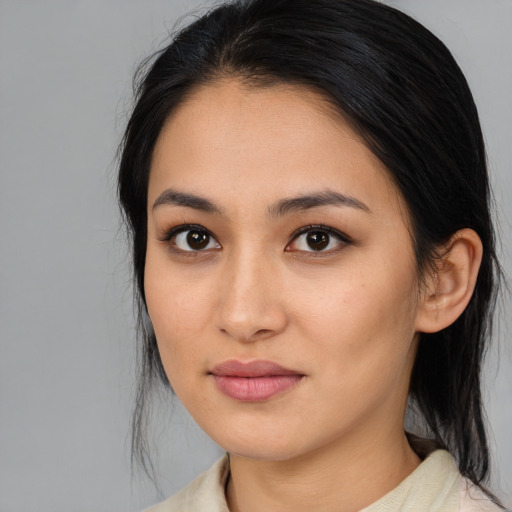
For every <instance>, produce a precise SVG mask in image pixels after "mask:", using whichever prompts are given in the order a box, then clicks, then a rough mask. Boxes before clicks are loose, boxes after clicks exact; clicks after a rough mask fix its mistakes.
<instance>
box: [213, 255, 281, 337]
mask: <svg viewBox="0 0 512 512" xmlns="http://www.w3.org/2000/svg"><path fill="white" fill-rule="evenodd" d="M274 267H275V266H273V265H272V264H271V263H269V262H268V261H264V258H262V257H258V256H256V255H255V254H254V253H252V254H239V255H237V256H234V257H233V258H232V259H231V261H226V264H225V270H224V275H223V276H222V284H221V286H220V287H219V301H218V307H217V308H216V311H215V323H216V327H217V329H219V330H220V331H221V332H222V333H223V334H225V335H227V336H229V337H231V338H233V339H235V340H237V341H240V342H245V343H251V342H254V341H258V340H265V339H269V338H272V337H273V336H275V335H277V334H279V333H281V332H283V330H284V329H285V327H286V324H287V315H286V310H285V307H284V303H283V300H282V296H281V289H280V286H279V277H278V271H276V269H275V268H274Z"/></svg>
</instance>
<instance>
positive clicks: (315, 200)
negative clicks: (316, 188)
mask: <svg viewBox="0 0 512 512" xmlns="http://www.w3.org/2000/svg"><path fill="white" fill-rule="evenodd" d="M320 206H346V207H349V208H356V209H358V210H362V211H364V212H367V213H371V210H370V208H369V207H368V206H367V205H366V204H365V203H363V202H362V201H360V200H359V199H356V198H355V197H351V196H347V195H344V194H340V193H339V192H335V191H334V190H329V189H327V190H323V191H321V192H317V193H314V194H307V195H303V196H298V197H292V198H290V199H283V200H282V201H279V202H278V203H277V204H275V205H273V206H271V207H270V208H269V213H270V215H272V216H273V217H281V216H283V215H286V214H288V213H292V212H299V211H304V210H310V209H312V208H318V207H320Z"/></svg>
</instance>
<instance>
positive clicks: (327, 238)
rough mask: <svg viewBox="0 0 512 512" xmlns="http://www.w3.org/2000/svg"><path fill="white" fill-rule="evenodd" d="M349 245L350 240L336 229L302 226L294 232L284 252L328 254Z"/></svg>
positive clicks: (320, 226)
mask: <svg viewBox="0 0 512 512" xmlns="http://www.w3.org/2000/svg"><path fill="white" fill-rule="evenodd" d="M351 244H352V241H351V239H350V238H349V237H348V236H346V235H345V234H344V233H342V232H340V231H338V230H337V229H334V228H330V227H328V226H322V225H319V226H304V227H302V228H300V229H299V230H297V231H296V232H295V235H294V236H293V238H292V241H291V242H290V244H289V245H288V246H287V247H286V251H291V252H304V253H326V254H328V253H333V252H336V251H337V250H339V249H342V248H343V247H344V246H346V245H351Z"/></svg>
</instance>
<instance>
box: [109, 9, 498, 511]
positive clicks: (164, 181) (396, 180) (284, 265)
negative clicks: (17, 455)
mask: <svg viewBox="0 0 512 512" xmlns="http://www.w3.org/2000/svg"><path fill="white" fill-rule="evenodd" d="M119 194H120V201H121V204H122V206H123V208H124V211H125V213H126V219H127V222H128V226H129V229H130V230H131V234H132V235H133V257H134V270H135V279H136V284H137V291H138V294H139V300H140V317H141V327H142V338H143V361H142V364H143V379H142V380H141V385H140V388H139V396H138V407H137V410H136V415H135V426H136V429H135V433H134V449H135V450H136V451H137V450H139V452H140V448H141V446H143V445H142V444H141V436H142V434H143V432H142V425H143V422H144V402H145V400H146V398H147V394H148V391H149V389H150V386H151V383H152V381H153V380H154V379H156V378H158V379H160V380H161V381H163V382H164V384H166V385H168V386H172V389H173V390H174V391H175V392H176V394H177V395H178V397H179V398H180V400H181V401H182V402H183V404H184V405H185V407H186V408H187V409H188V411H189V412H190V413H191V415H192V416H193V417H194V419H195V420H196V421H197V422H198V424H199V425H200V426H201V427H202V428H203V429H204V430H205V431H206V432H207V433H208V434H209V435H210V436H211V437H212V438H213V439H214V440H215V441H216V442H217V443H218V444H219V445H220V446H222V447H223V448H224V449H225V450H226V452H227V453H228V456H226V457H225V458H223V459H222V460H221V461H219V462H218V463H216V464H215V465H214V466H213V467H212V468H211V469H210V470H209V471H208V472H207V473H205V474H203V475H201V476H200V477H198V479H196V480H195V481H194V482H193V483H191V484H190V485H189V486H188V487H187V488H185V489H184V490H183V491H181V492H180V493H178V495H176V496H174V497H173V498H171V499H170V500H168V501H166V502H163V503H161V504H160V505H156V506H155V507H154V508H152V509H151V510H152V511H154V512H164V511H178V510H179V511H181V510H187V511H191V512H192V511H196V510H197V511H199V510H200V511H212V512H213V511H216V512H217V511H226V510H230V511H231V512H235V511H241V512H247V511H259V510H293V511H300V510H322V511H330V510H336V511H340V510H344V511H355V510H367V511H380V510H410V511H413V510H414V511H421V510H443V511H450V510H454V511H455V510H459V509H460V510H499V504H498V502H497V500H496V499H495V498H493V497H492V495H491V494H490V493H488V492H487V491H486V489H485V487H484V483H485V481H486V478H487V477H488V473H489V453H488V448H487V442H486V435H485V426H484V421H483V412H482V404H481V394H480V366H481V362H482V355H483V352H484V349H485V346H486V343H487V341H488V340H487V338H488V330H489V324H490V311H491V310H492V305H493V302H494V299H495V293H496V283H497V281H498V276H499V265H498V262H497V260H496V255H495V251H494V238H493V229H492V225H491V220H490V213H489V186H488V178H487V171H486V167H485V152H484V145H483V140H482V134H481V130H480V126H479V121H478V116H477V112H476V108H475V105H474V103H473V100H472V96H471V93H470V91H469V89H468V86H467V84H466V81H465V79H464V77H463V75H462V73H461V71H460V69H459V68H458V66H457V64H456V63H455V62H454V60H453V58H452V57H451V55H450V53H449V51H448V50H447V49H446V48H445V47H444V45H443V44H442V43H441V42H440V41H439V40H438V39H436V38H435V37H434V36H433V35H432V34H431V33H430V32H428V31H427V30H426V29H425V28H424V27H422V26H421V25H419V24H418V23H416V22H415V21H413V20H412V19H410V18H409V17H407V16H406V15H404V14H403V13H400V12H398V11H396V10H394V9H392V8H390V7H387V6H384V5H382V4H379V3H377V2H374V1H371V0H357V1H356V0H247V1H240V2H235V3H228V4H225V5H222V6H220V7H218V8H216V9H214V10H212V11H211V12H210V13H209V14H207V15H205V16H204V17H203V18H201V19H199V20H197V21H196V22H194V23H193V24H191V25H190V26H189V27H187V28H185V29H184V30H183V31H182V32H181V33H180V34H179V35H178V36H177V37H176V39H175V40H174V41H173V42H172V43H171V44H170V45H169V46H168V47H167V48H165V49H164V50H163V51H162V52H161V53H160V54H159V56H158V58H157V59H156V60H155V62H154V63H153V64H152V65H151V67H150V69H149V70H148V71H147V73H146V75H145V76H144V78H143V80H142V82H141V85H140V89H139V95H138V98H137V104H136V106H135V108H134V111H133V114H132V117H131V119H130V122H129V124H128V127H127V131H126V134H125V139H124V145H123V149H122V158H121V165H120V175H119ZM406 410H407V412H408V419H409V423H411V425H420V426H419V427H416V428H415V431H414V432H413V433H414V434H419V436H420V437H418V436H415V435H413V433H410V432H406V431H405V429H404V417H405V414H406ZM427 439H428V440H427ZM455 461H456V462H455Z"/></svg>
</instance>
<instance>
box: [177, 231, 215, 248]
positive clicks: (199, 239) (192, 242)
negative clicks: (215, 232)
mask: <svg viewBox="0 0 512 512" xmlns="http://www.w3.org/2000/svg"><path fill="white" fill-rule="evenodd" d="M169 240H170V241H171V243H172V246H173V247H174V248H176V249H178V250H180V251H183V252H199V251H204V250H209V249H220V244H219V243H218V242H217V240H215V238H214V237H213V236H212V235H211V234H210V233H209V232H208V231H206V230H203V229H182V230H181V231H179V232H178V233H176V234H173V235H172V236H170V237H169Z"/></svg>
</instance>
